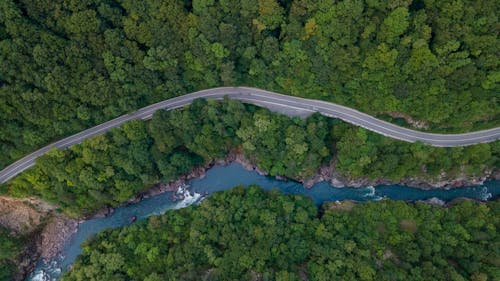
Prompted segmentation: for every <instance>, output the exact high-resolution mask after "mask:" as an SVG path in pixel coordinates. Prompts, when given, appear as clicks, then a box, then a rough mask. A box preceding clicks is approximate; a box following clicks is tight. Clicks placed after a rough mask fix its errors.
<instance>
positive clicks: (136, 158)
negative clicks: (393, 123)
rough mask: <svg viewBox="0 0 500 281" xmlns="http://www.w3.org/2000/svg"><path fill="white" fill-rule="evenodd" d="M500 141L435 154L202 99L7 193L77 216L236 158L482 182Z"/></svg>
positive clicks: (275, 171)
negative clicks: (38, 199) (473, 178)
mask: <svg viewBox="0 0 500 281" xmlns="http://www.w3.org/2000/svg"><path fill="white" fill-rule="evenodd" d="M499 145H500V142H498V141H497V142H494V143H491V144H479V145H474V146H468V147H465V148H462V147H457V148H435V147H430V146H426V145H423V144H420V143H416V144H409V143H405V142H401V141H396V140H392V139H389V138H385V137H382V136H380V135H378V134H375V133H371V132H369V131H366V130H364V129H362V128H357V127H353V126H350V125H347V124H345V123H340V122H338V121H335V120H333V119H329V118H326V117H323V116H321V115H319V114H315V115H312V116H311V117H309V118H307V119H305V120H304V119H300V118H292V119H291V118H288V117H286V116H284V115H279V114H274V113H271V112H269V111H268V110H266V109H262V108H256V107H253V106H247V105H244V104H242V103H241V102H239V101H235V100H228V99H226V100H225V101H223V102H216V101H206V100H201V99H199V100H195V101H194V103H193V104H192V105H190V106H188V107H186V108H183V109H181V110H172V111H158V112H156V113H155V114H154V115H153V118H152V120H150V121H138V120H134V121H131V122H128V123H125V124H124V125H123V126H122V127H120V128H116V129H113V130H111V131H110V132H109V133H107V134H105V135H99V136H96V137H93V138H90V139H88V140H86V141H84V142H83V143H82V144H78V145H74V146H73V147H71V148H70V149H67V150H52V151H50V152H49V153H47V154H46V155H44V156H42V157H40V158H39V159H38V160H37V162H36V165H35V167H33V168H32V169H30V170H28V171H26V172H24V173H22V174H21V175H20V176H18V177H16V178H14V179H13V180H12V181H11V182H9V183H7V184H5V185H4V186H3V187H2V192H8V193H9V194H11V195H13V196H20V197H23V196H29V195H38V196H41V197H42V198H43V199H45V200H47V201H49V202H53V203H56V204H58V205H59V206H61V208H62V209H63V210H64V211H65V212H66V213H67V214H69V215H72V216H81V215H84V214H91V213H92V212H94V211H95V210H97V209H99V208H102V207H104V206H107V205H111V206H117V205H119V204H122V203H123V202H125V201H127V200H128V199H130V198H131V197H133V196H134V195H136V194H137V193H140V192H142V191H143V190H145V189H147V188H148V187H150V186H151V185H153V184H156V183H158V182H159V181H164V182H169V181H172V180H175V179H177V178H178V177H179V176H180V175H185V174H188V173H189V172H190V171H192V170H193V168H195V167H197V166H200V165H204V164H207V163H210V162H212V161H214V160H216V159H221V158H224V157H225V156H226V155H227V154H228V153H229V152H230V151H233V152H234V151H239V152H243V153H244V154H245V156H246V158H247V159H249V160H250V161H251V162H252V163H254V164H255V165H256V166H258V167H259V168H260V169H263V170H264V171H267V172H269V174H270V175H273V176H276V175H280V176H285V177H289V178H293V179H305V178H307V177H310V176H312V175H313V174H314V173H316V172H317V171H318V169H319V168H320V166H321V165H328V164H329V163H330V161H331V160H332V159H335V162H334V165H335V167H336V169H337V170H338V171H339V172H341V173H342V174H343V175H345V176H347V177H349V178H360V177H369V178H389V179H392V180H394V181H399V180H402V179H405V178H410V177H424V178H425V177H429V178H435V177H437V176H438V175H440V174H441V173H442V172H446V174H447V176H448V177H454V176H463V175H467V176H478V175H481V174H484V172H485V171H487V170H488V169H491V167H498V166H499V165H498V161H499V159H500V157H499V155H500V149H499Z"/></svg>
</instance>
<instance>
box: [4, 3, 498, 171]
mask: <svg viewBox="0 0 500 281" xmlns="http://www.w3.org/2000/svg"><path fill="white" fill-rule="evenodd" d="M497 15H498V5H496V2H495V1H487V0H462V1H455V0H441V1H406V0H405V1H361V0H350V1H318V0H308V1H298V0H293V1H277V0H258V1H255V0H241V1H228V0H224V1H214V0H194V1H181V0H172V1H159V0H144V1H133V0H120V1H113V0H92V1H66V0H54V1H41V2H40V1H28V0H26V1H14V0H3V1H0V101H1V102H0V127H1V128H2V130H1V132H0V167H4V166H6V165H7V164H8V163H11V162H12V161H13V160H14V159H18V158H20V157H22V156H23V155H26V154H27V153H29V152H31V151H33V150H35V149H36V148H38V147H40V146H42V145H44V144H47V143H49V142H51V141H53V140H55V139H59V138H61V137H63V136H66V135H69V134H72V133H75V132H79V131H81V130H82V129H85V128H88V127H91V126H93V125H96V124H99V123H102V122H104V121H106V120H110V119H112V118H114V117H116V116H118V115H121V114H125V113H128V112H131V111H133V110H135V109H138V108H140V107H142V106H145V105H148V104H151V103H154V102H158V101H160V100H164V99H167V98H171V97H174V96H179V95H182V94H185V93H188V92H191V91H194V90H199V89H205V88H208V87H216V86H222V85H248V86H257V87H261V88H265V89H269V90H274V91H278V92H282V93H284V94H290V95H297V96H303V97H308V98H316V99H323V100H328V101H333V102H337V103H341V104H345V105H348V106H351V107H355V108H357V109H360V110H361V111H364V112H367V113H370V114H374V115H384V114H385V113H386V112H388V111H398V112H404V113H407V114H409V115H411V116H412V117H414V118H415V119H417V120H424V121H428V122H429V123H430V125H431V127H432V128H433V129H436V130H448V129H454V130H462V131H468V130H472V129H473V128H474V127H477V125H481V124H483V123H488V124H490V125H489V126H493V125H495V124H498V116H499V110H500V106H498V92H499V91H500V90H499V85H500V84H499V83H498V81H499V74H498V73H499V72H498V66H499V60H498V46H499V45H500V44H499V40H498V36H497V33H498V27H497V22H498V16H497ZM204 132H205V133H206V134H205V135H204V137H210V134H209V133H210V132H208V131H204ZM207 153H208V152H207ZM299 154H300V153H299Z"/></svg>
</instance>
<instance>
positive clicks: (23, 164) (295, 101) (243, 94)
mask: <svg viewBox="0 0 500 281" xmlns="http://www.w3.org/2000/svg"><path fill="white" fill-rule="evenodd" d="M225 96H228V97H229V98H232V99H238V100H241V101H243V102H245V103H251V104H255V105H258V106H262V107H266V108H268V109H270V110H271V111H276V112H281V113H283V114H287V115H289V116H307V115H310V114H312V113H314V112H319V113H320V114H322V115H325V116H329V117H333V118H339V119H342V120H344V121H346V122H349V123H351V124H354V125H357V126H360V127H363V128H365V129H368V130H370V131H373V132H376V133H379V134H382V135H384V136H387V137H391V138H395V139H399V140H403V141H407V142H416V141H420V142H423V143H426V144H429V145H432V146H441V147H451V146H466V145H472V144H477V143H485V142H491V141H495V140H497V139H500V127H498V128H493V129H489V130H483V131H476V132H470V133H463V134H433V133H424V132H419V131H414V130H411V129H407V128H403V127H400V126H397V125H394V124H391V123H389V122H385V121H382V120H380V119H377V118H374V117H372V116H370V115H367V114H364V113H361V112H359V111H357V110H354V109H352V108H348V107H345V106H341V105H338V104H334V103H330V102H325V101H319V100H311V99H304V98H299V97H292V96H287V95H282V94H277V93H273V92H270V91H265V90H261V89H256V88H250V87H221V88H213V89H208V90H202V91H198V92H194V93H190V94H187V95H184V96H180V97H176V98H172V99H168V100H165V101H162V102H159V103H155V104H152V105H149V106H146V107H144V108H142V109H139V110H137V111H135V112H133V113H130V114H126V115H122V116H120V117H118V118H115V119H113V120H110V121H108V122H105V123H102V124H100V125H98V126H95V127H92V128H90V129H87V130H85V131H82V132H80V133H78V134H75V135H72V136H69V137H67V138H65V139H62V140H60V141H57V142H54V143H52V144H49V145H47V146H45V147H43V148H41V149H39V150H37V151H35V152H33V153H31V154H29V155H27V156H25V157H23V158H21V159H20V160H18V161H16V162H14V163H13V164H11V165H10V166H8V167H6V168H5V169H4V170H2V171H1V172H0V183H4V182H6V181H7V180H9V179H11V178H13V177H14V176H16V175H17V174H19V173H21V172H22V171H24V170H26V169H28V168H29V167H31V166H33V165H34V164H35V159H36V158H38V157H39V156H41V155H43V154H44V153H46V152H47V151H49V150H50V149H52V148H54V147H57V148H67V147H70V146H72V145H73V144H77V143H80V142H82V141H83V140H85V139H87V138H90V137H92V136H95V135H98V134H102V133H104V132H106V131H107V130H109V129H111V128H114V127H118V126H120V125H121V124H123V123H124V122H127V121H130V120H134V119H149V118H151V117H152V115H153V113H154V112H155V111H157V110H159V109H166V110H171V109H175V108H179V107H182V106H185V105H187V104H190V103H191V102H192V101H193V100H195V99H197V98H209V99H223V98H224V97H225Z"/></svg>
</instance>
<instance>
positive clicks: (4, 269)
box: [0, 226, 23, 281]
mask: <svg viewBox="0 0 500 281" xmlns="http://www.w3.org/2000/svg"><path fill="white" fill-rule="evenodd" d="M22 243H23V240H22V239H21V238H17V237H14V236H12V235H11V234H10V233H9V230H8V229H6V228H4V227H3V226H0V280H2V281H3V280H5V281H7V280H12V279H13V276H14V274H15V273H16V262H17V258H18V255H19V253H20V252H21V250H22V248H23V244H22Z"/></svg>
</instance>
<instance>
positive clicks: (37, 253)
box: [0, 151, 500, 280]
mask: <svg viewBox="0 0 500 281" xmlns="http://www.w3.org/2000/svg"><path fill="white" fill-rule="evenodd" d="M232 162H237V163H239V164H241V165H242V166H243V167H244V168H245V169H247V170H250V171H257V172H258V173H259V174H260V175H268V173H267V172H266V171H263V170H260V169H259V168H258V167H257V166H256V165H255V164H254V163H252V161H250V160H249V159H247V158H246V157H245V156H244V154H242V153H241V152H240V151H232V152H231V153H229V154H228V155H227V156H226V157H225V158H224V159H219V160H216V161H212V162H211V163H209V164H207V165H205V166H202V167H197V168H195V169H194V170H193V171H192V172H191V173H189V174H187V175H184V176H181V177H179V178H178V179H177V180H175V181H172V182H170V183H162V182H159V183H157V184H156V185H154V186H152V187H151V188H148V190H147V191H145V192H144V193H142V194H140V195H138V196H135V197H134V198H132V199H130V200H129V201H128V202H127V203H125V204H132V203H136V202H139V201H141V200H142V199H144V198H148V197H152V196H156V195H158V194H160V193H164V192H169V191H176V190H177V189H178V188H179V187H181V186H182V185H185V184H186V183H187V182H188V181H189V180H191V179H194V178H203V177H204V176H205V174H206V171H207V170H208V169H210V168H212V167H213V166H215V165H227V164H230V163H232ZM277 178H279V179H286V178H285V177H279V176H278V177H277ZM488 178H492V179H500V173H498V172H496V173H488V174H487V175H485V176H483V177H478V178H466V177H462V178H457V179H447V178H446V175H444V174H443V175H440V177H439V178H438V179H437V180H423V179H407V180H405V181H402V182H398V183H396V182H391V181H389V180H386V179H376V180H370V179H366V178H364V179H348V178H346V177H344V176H343V175H341V174H340V173H338V171H336V169H335V161H332V162H331V163H330V164H329V165H325V166H323V167H321V168H320V169H319V170H318V172H317V173H316V175H314V176H312V177H310V178H306V179H298V180H297V181H299V182H301V183H303V184H304V185H305V186H306V187H311V186H313V185H314V184H315V183H317V182H321V181H327V182H329V183H330V184H331V185H332V186H334V187H345V186H350V187H361V186H370V185H373V186H374V185H381V184H404V185H408V186H413V187H418V188H421V189H432V188H453V187H459V186H464V185H479V184H481V183H482V182H483V181H485V180H486V179H488ZM1 199H2V198H1V197H0V210H1V211H2V212H0V223H2V222H3V223H2V224H7V227H9V228H10V229H16V230H18V231H19V230H22V229H26V230H27V231H28V232H29V231H31V233H32V237H33V238H32V241H31V242H30V244H29V245H28V246H27V248H26V251H25V253H26V254H25V255H24V256H23V257H22V262H20V268H21V270H22V272H23V273H24V274H26V273H27V272H30V271H31V270H32V269H33V267H34V266H35V265H36V262H37V260H38V259H39V258H40V257H41V258H43V259H45V260H49V259H51V258H53V257H55V256H56V255H57V254H58V253H60V252H61V250H62V248H63V246H64V242H65V241H67V240H68V239H69V238H70V237H71V235H72V234H73V233H74V232H75V231H76V230H77V228H78V223H79V221H77V220H74V219H70V218H68V217H66V216H63V215H61V214H57V213H56V212H54V209H55V208H56V207H55V206H50V205H48V204H46V203H43V202H42V201H40V200H37V199H23V200H24V201H22V200H20V199H12V198H8V197H7V198H6V199H4V200H3V201H2V200H1ZM13 200H14V201H15V202H16V204H14V205H12V202H13ZM16 200H18V201H16ZM26 200H28V201H26ZM33 200H34V201H33ZM427 201H428V202H427V203H430V204H435V205H444V202H442V201H439V200H436V199H431V200H427ZM2 202H3V205H2ZM9 202H10V203H9ZM9 204H11V205H9ZM43 204H46V205H43ZM7 205H9V206H10V207H6V206H7ZM23 206H24V207H23ZM36 206H39V207H36ZM40 206H42V207H40ZM30 208H34V209H32V210H31V209H30ZM36 208H39V209H36ZM9 210H10V211H9ZM30 210H31V211H30ZM113 212H114V209H113V208H110V207H108V208H105V209H102V210H101V211H99V212H97V213H96V214H94V215H92V216H89V217H86V218H84V219H82V220H80V222H83V221H85V220H88V219H93V218H97V217H104V216H107V215H109V214H111V213H113ZM2 214H3V217H2ZM26 222H31V223H32V224H28V227H27V226H26ZM35 229H36V230H37V232H35ZM23 278H24V277H23ZM21 279H22V278H21ZM21 279H19V280H21Z"/></svg>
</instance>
